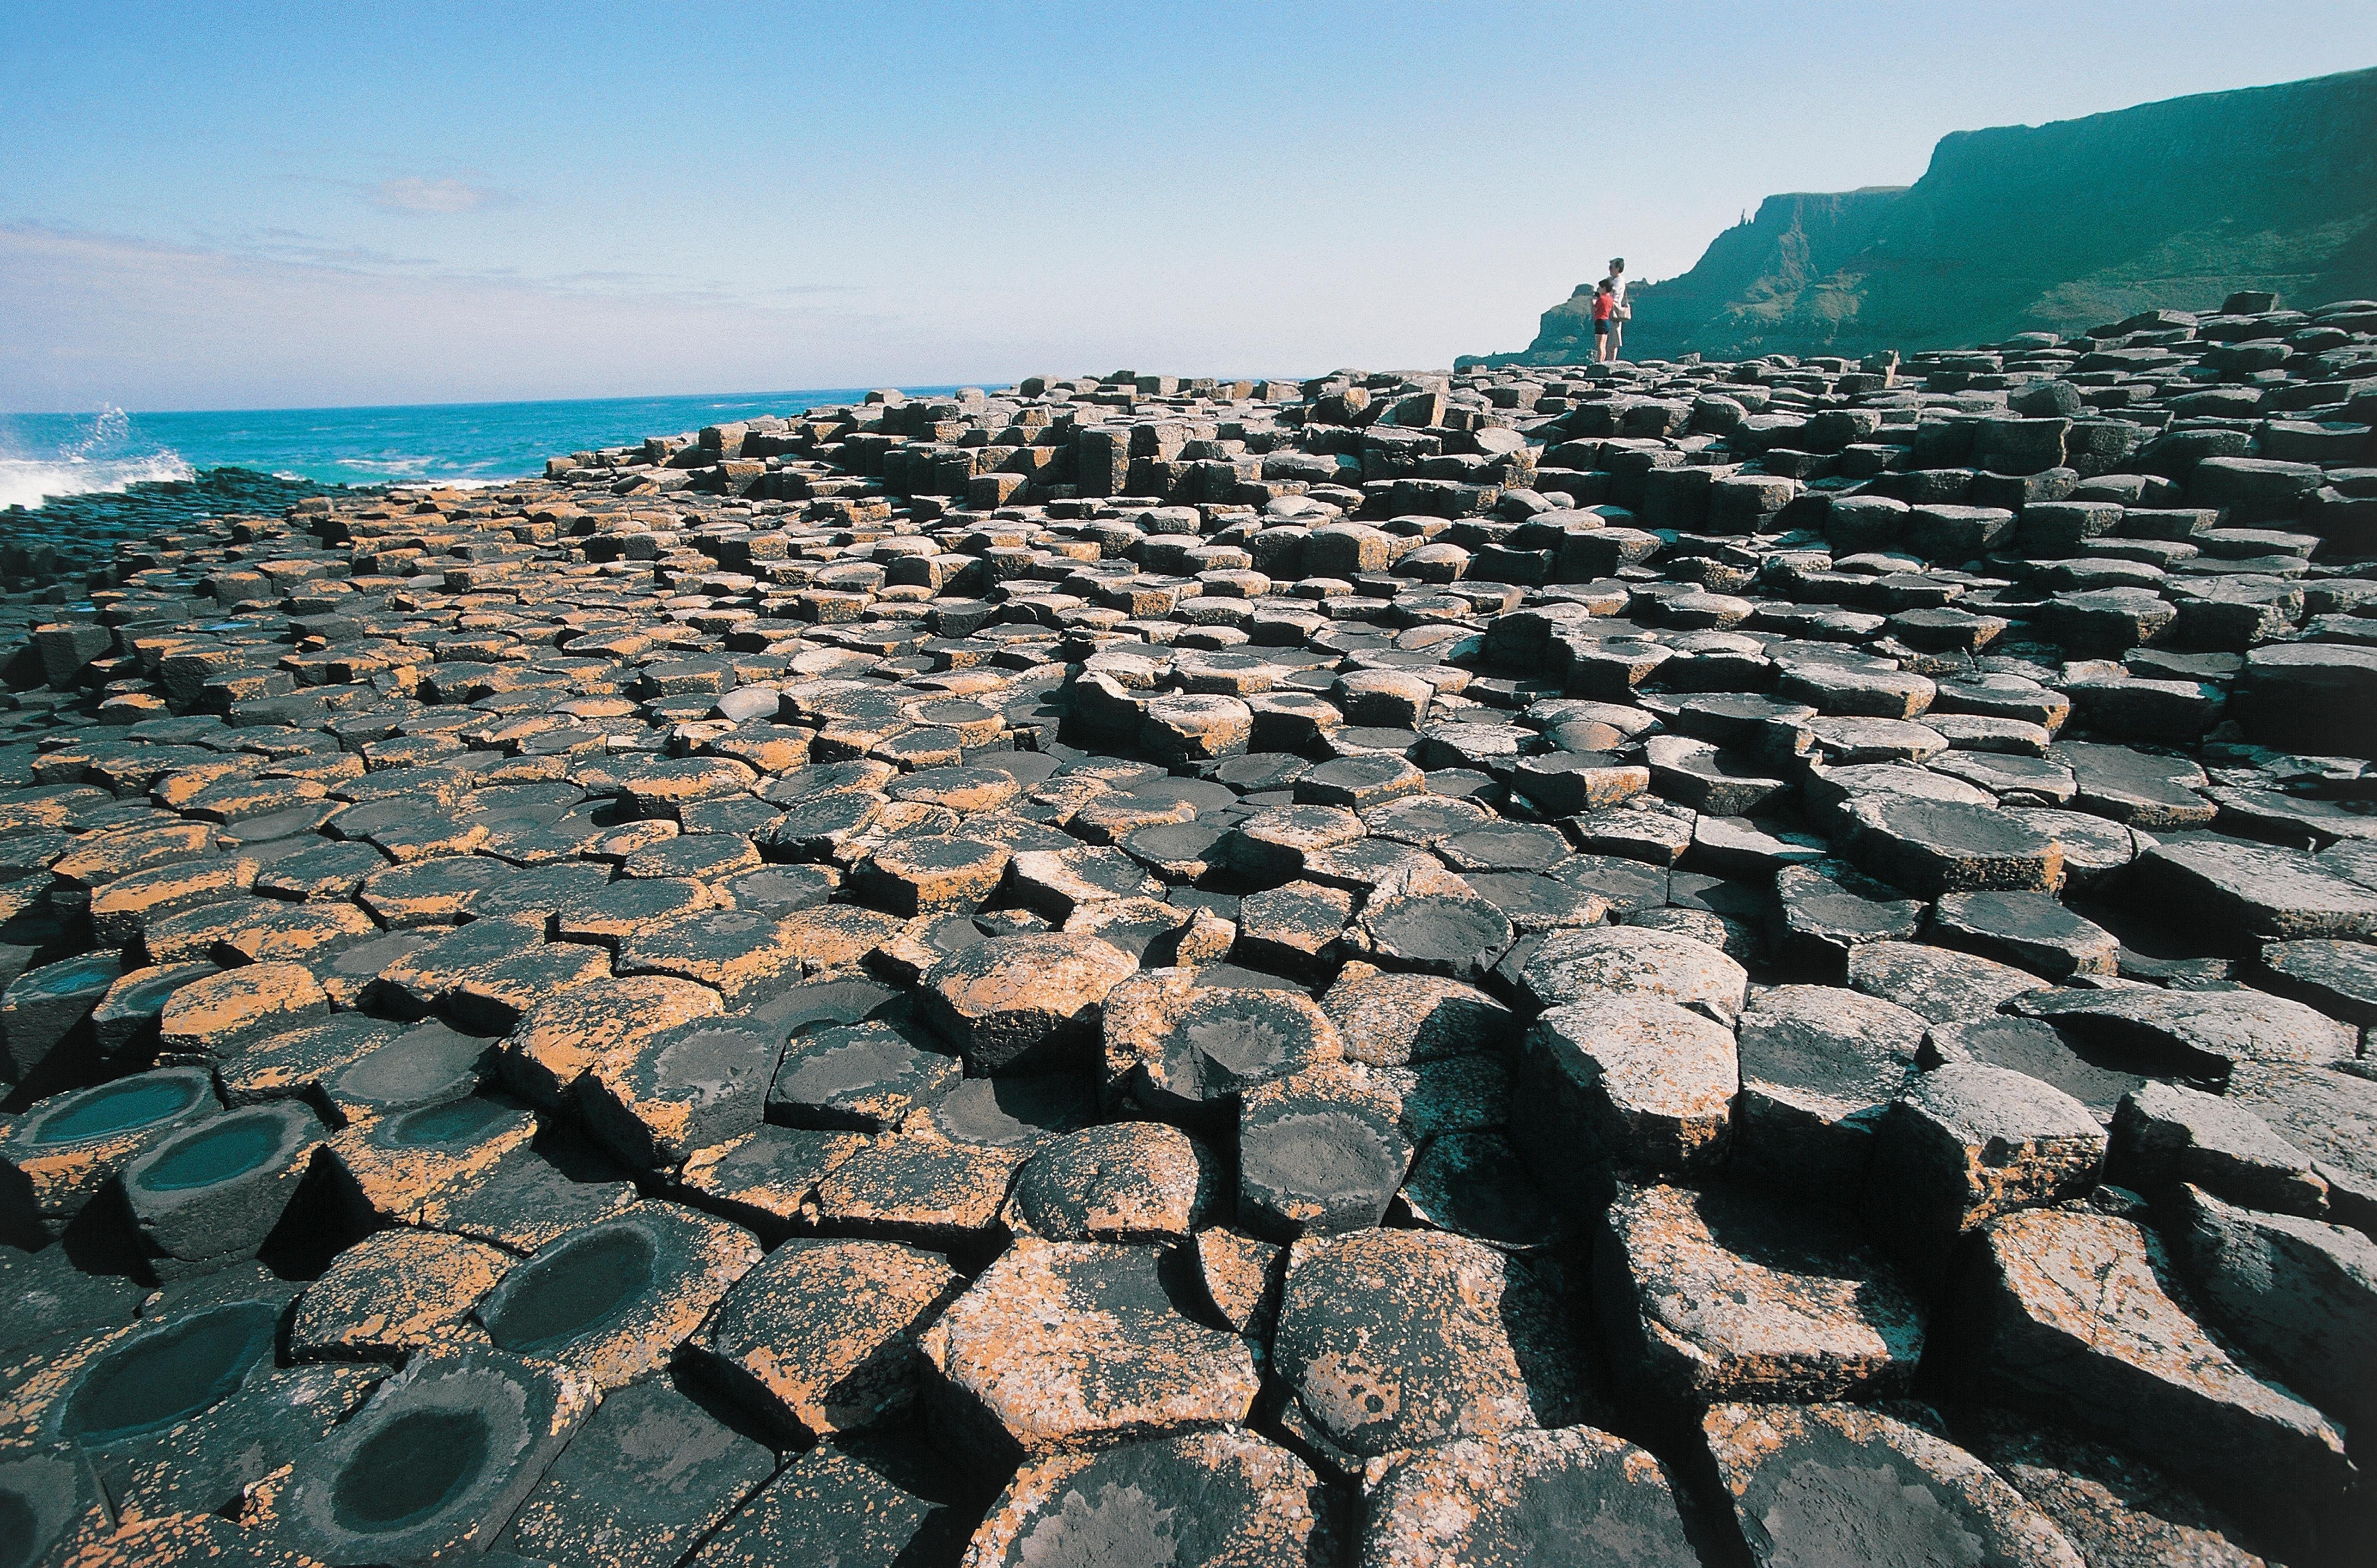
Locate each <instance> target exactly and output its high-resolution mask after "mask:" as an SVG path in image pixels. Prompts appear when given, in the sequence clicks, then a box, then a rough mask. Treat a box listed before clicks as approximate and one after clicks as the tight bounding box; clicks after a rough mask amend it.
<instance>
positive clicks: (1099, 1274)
mask: <svg viewBox="0 0 2377 1568" xmlns="http://www.w3.org/2000/svg"><path fill="white" fill-rule="evenodd" d="M1019 1323H1030V1324H1031V1329H1030V1332H1026V1333H1018V1332H1017V1325H1018V1324H1019ZM921 1345H922V1347H923V1350H924V1353H925V1357H926V1360H927V1361H928V1362H930V1363H931V1368H932V1375H931V1379H930V1381H929V1382H928V1385H927V1388H926V1399H927V1402H928V1413H929V1415H930V1417H931V1418H932V1419H933V1421H934V1422H935V1423H936V1429H937V1430H938V1431H939V1432H940V1433H942V1434H944V1436H943V1445H944V1446H945V1447H946V1448H948V1449H949V1450H950V1452H951V1454H952V1455H953V1456H955V1457H957V1458H959V1459H960V1460H961V1461H962V1462H963V1463H966V1464H969V1465H973V1466H977V1467H979V1468H980V1469H982V1470H983V1471H984V1472H985V1473H995V1472H996V1470H997V1468H1000V1467H1003V1466H1004V1465H1006V1464H1008V1463H1014V1462H1020V1461H1021V1459H1023V1458H1025V1457H1027V1456H1030V1455H1033V1454H1050V1453H1063V1452H1077V1451H1080V1450H1081V1449H1085V1448H1091V1447H1095V1446H1100V1445H1103V1444H1105V1443H1107V1442H1114V1441H1117V1439H1121V1438H1126V1437H1133V1436H1141V1435H1153V1434H1159V1433H1163V1434H1169V1433H1174V1432H1182V1431H1189V1430H1197V1429H1199V1428H1203V1427H1218V1426H1224V1425H1230V1424H1236V1423H1242V1422H1244V1421H1245V1419H1246V1418H1247V1416H1248V1412H1249V1411H1250V1410H1251V1409H1252V1408H1253V1406H1254V1399H1255V1391H1256V1386H1257V1380H1256V1375H1255V1365H1254V1360H1253V1358H1252V1357H1251V1356H1250V1355H1249V1354H1248V1349H1247V1347H1246V1346H1245V1344H1244V1343H1243V1342H1242V1341H1240V1340H1239V1339H1237V1338H1236V1336H1235V1335H1228V1334H1224V1333H1222V1332H1221V1331H1220V1330H1218V1329H1210V1328H1207V1327H1205V1326H1203V1325H1202V1324H1200V1323H1197V1322H1195V1321H1194V1320H1192V1319H1190V1318H1189V1317H1187V1316H1185V1315H1183V1314H1182V1312H1181V1311H1180V1310H1179V1308H1178V1307H1177V1306H1176V1305H1175V1304H1174V1302H1173V1300H1172V1299H1171V1297H1170V1295H1169V1294H1168V1293H1167V1292H1166V1290H1165V1284H1164V1275H1163V1260H1162V1256H1161V1254H1160V1252H1159V1251H1158V1250H1157V1249H1154V1248H1149V1247H1123V1246H1112V1245H1107V1244H1105V1243H1100V1242H1060V1241H1041V1240H1037V1239H1033V1238H1030V1237H1025V1238H1021V1239H1018V1240H1017V1241H1016V1243H1015V1245H1014V1246H1013V1247H1012V1248H1010V1249H1009V1251H1007V1252H1006V1254H1005V1255H1004V1256H1002V1257H1000V1258H999V1260H998V1261H997V1263H993V1264H991V1265H990V1267H989V1268H987V1269H985V1270H984V1271H983V1273H982V1274H981V1275H980V1276H979V1277H977V1278H976V1279H975V1280H974V1282H973V1285H972V1286H971V1287H969V1288H968V1289H967V1290H966V1292H965V1294H964V1295H963V1296H962V1297H960V1298H959V1299H958V1300H957V1302H956V1303H955V1304H954V1305H952V1306H951V1307H950V1309H949V1310H948V1311H945V1312H943V1313H942V1314H941V1316H940V1318H939V1319H938V1321H937V1322H936V1323H933V1325H932V1326H931V1327H930V1328H928V1329H926V1331H925V1334H924V1337H923V1339H922V1341H921Z"/></svg>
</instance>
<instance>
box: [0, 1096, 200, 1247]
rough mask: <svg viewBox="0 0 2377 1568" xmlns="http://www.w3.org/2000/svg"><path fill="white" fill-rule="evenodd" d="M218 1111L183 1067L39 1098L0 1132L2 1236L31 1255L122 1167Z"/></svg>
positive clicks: (73, 1218) (0, 1218) (76, 1213)
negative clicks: (28, 1109) (34, 1104)
mask: <svg viewBox="0 0 2377 1568" xmlns="http://www.w3.org/2000/svg"><path fill="white" fill-rule="evenodd" d="M221 1109H222V1105H221V1101H219V1100H217V1099H216V1098H215V1092H214V1083H213V1082H212V1080H211V1078H210V1076H209V1074H208V1073H207V1072H206V1071H203V1070H202V1069H197V1068H186V1067H184V1068H167V1069H163V1070H161V1071H155V1072H142V1073H136V1074H135V1075H133V1076H132V1077H129V1078H119V1079H117V1080H115V1082H113V1083H102V1084H100V1085H98V1086H96V1087H94V1088H90V1089H78V1090H76V1091H74V1092H73V1093H71V1094H65V1095H54V1096H52V1097H51V1098H50V1099H47V1100H44V1101H42V1103H41V1104H40V1105H39V1106H37V1107H34V1108H33V1109H32V1111H30V1113H29V1114H27V1115H25V1116H23V1117H21V1118H18V1119H16V1120H15V1121H14V1122H12V1123H11V1124H10V1125H9V1126H8V1127H7V1128H6V1130H5V1131H0V1238H5V1239H6V1240H7V1241H8V1243H9V1244H10V1245H12V1246H18V1247H24V1248H27V1249H29V1250H30V1249H33V1248H38V1247H39V1246H41V1245H42V1242H43V1241H44V1240H47V1239H55V1238H56V1237H58V1236H60V1235H62V1234H64V1233H65V1231H66V1227H67V1226H69V1225H70V1224H72V1223H73V1222H74V1220H75V1217H76V1216H77V1215H79V1214H81V1213H82V1211H83V1209H84V1207H85V1206H86V1205H88V1204H89V1203H90V1201H91V1200H92V1199H93V1198H95V1197H97V1196H98V1195H99V1193H100V1191H101V1190H102V1188H104V1187H105V1186H106V1185H107V1183H108V1182H109V1180H110V1179H113V1177H114V1176H115V1174H116V1173H117V1172H118V1171H120V1170H122V1169H123V1168H124V1167H125V1166H126V1165H127V1164H129V1163H130V1162H131V1161H132V1160H134V1159H136V1158H137V1157H138V1156H139V1155H141V1154H142V1153H143V1152H144V1151H146V1150H148V1149H149V1148H150V1147H152V1146H153V1145H155V1144H156V1143H158V1142H159V1141H161V1140H162V1139H164V1138H168V1137H171V1136H172V1135H173V1134H174V1133H175V1132H178V1131H183V1130H184V1129H185V1128H188V1127H191V1126H194V1125H196V1124H197V1123H199V1122H203V1121H205V1120H207V1119H209V1118H212V1117H214V1116H216V1115H217V1114H219V1113H220V1112H221Z"/></svg>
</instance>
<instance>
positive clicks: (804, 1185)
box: [676, 1125, 867, 1246]
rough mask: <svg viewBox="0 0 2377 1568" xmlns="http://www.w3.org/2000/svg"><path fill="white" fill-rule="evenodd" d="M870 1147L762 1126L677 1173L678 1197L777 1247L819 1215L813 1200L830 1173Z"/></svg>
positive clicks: (847, 1138)
mask: <svg viewBox="0 0 2377 1568" xmlns="http://www.w3.org/2000/svg"><path fill="white" fill-rule="evenodd" d="M866 1146H867V1141H866V1139H865V1138H862V1137H860V1136H859V1135H858V1134H856V1133H854V1132H812V1131H805V1130H802V1129H799V1128H792V1127H774V1126H768V1125H762V1126H760V1127H758V1128H755V1129H753V1130H752V1131H749V1132H747V1133H745V1134H744V1135H743V1136H742V1137H740V1138H735V1139H730V1140H729V1141H727V1142H726V1143H719V1144H715V1145H713V1146H711V1147H709V1148H705V1149H699V1150H697V1151H695V1152H694V1153H693V1154H692V1155H689V1156H688V1157H687V1160H686V1162H685V1166H684V1168H683V1169H682V1170H680V1171H679V1172H678V1173H677V1188H676V1191H677V1195H678V1196H679V1197H681V1198H682V1199H684V1201H686V1202H687V1203H692V1204H693V1205H694V1206H696V1207H697V1208H700V1209H703V1210H706V1211H707V1212H709V1213H711V1214H714V1215H718V1216H719V1217H720V1218H722V1219H727V1220H732V1221H734V1222H735V1224H737V1225H739V1226H741V1227H743V1228H744V1229H746V1230H748V1231H750V1232H752V1233H753V1234H754V1235H756V1236H758V1238H759V1239H761V1240H763V1241H765V1242H766V1243H767V1244H769V1245H770V1246H774V1245H776V1244H777V1243H779V1242H781V1241H782V1240H783V1239H784V1238H785V1237H786V1236H787V1235H789V1234H790V1233H791V1231H792V1228H793V1227H794V1225H796V1224H799V1223H802V1222H803V1221H804V1220H805V1219H806V1217H808V1216H811V1215H814V1213H815V1205H814V1203H812V1199H813V1198H814V1197H815V1195H816V1192H817V1186H818V1182H820V1181H822V1180H824V1179H825V1177H826V1175H827V1173H828V1172H830V1171H831V1170H832V1169H833V1167H835V1166H837V1165H839V1164H841V1163H842V1161H843V1160H846V1159H848V1158H849V1157H850V1156H851V1155H854V1154H856V1153H858V1152H859V1151H860V1150H861V1149H864V1148H866Z"/></svg>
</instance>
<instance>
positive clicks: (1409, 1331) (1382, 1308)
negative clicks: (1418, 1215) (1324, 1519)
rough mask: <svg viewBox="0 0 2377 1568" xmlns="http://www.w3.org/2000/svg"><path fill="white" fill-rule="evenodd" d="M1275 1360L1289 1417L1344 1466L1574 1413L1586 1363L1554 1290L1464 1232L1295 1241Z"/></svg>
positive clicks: (1559, 1420)
mask: <svg viewBox="0 0 2377 1568" xmlns="http://www.w3.org/2000/svg"><path fill="white" fill-rule="evenodd" d="M1272 1368H1273V1370H1274V1371H1276V1372H1277V1373H1278V1375H1279V1377H1280V1378H1281V1380H1282V1381H1283V1382H1284V1384H1285V1385H1286V1388H1287V1390H1288V1393H1289V1394H1290V1396H1291V1403H1290V1404H1289V1406H1287V1408H1286V1409H1285V1410H1284V1411H1283V1412H1282V1419H1283V1422H1284V1424H1286V1425H1287V1426H1288V1428H1289V1430H1292V1431H1302V1432H1306V1433H1308V1434H1310V1435H1311V1436H1312V1437H1313V1438H1316V1439H1318V1440H1319V1441H1320V1442H1321V1443H1322V1444H1325V1445H1326V1447H1327V1448H1328V1449H1329V1450H1330V1451H1332V1452H1333V1453H1335V1454H1342V1455H1344V1458H1345V1460H1346V1461H1347V1467H1348V1468H1353V1467H1358V1466H1359V1465H1360V1463H1361V1461H1362V1460H1364V1459H1367V1458H1370V1457H1374V1456H1376V1455H1380V1454H1395V1453H1399V1452H1402V1451H1404V1450H1409V1449H1415V1448H1419V1447H1422V1446H1425V1445H1427V1444H1429V1443H1433V1442H1443V1441H1445V1440H1447V1439H1450V1438H1457V1437H1490V1436H1494V1435H1496V1434H1499V1433H1502V1432H1508V1431H1513V1430H1520V1429H1523V1428H1530V1427H1543V1426H1559V1425H1562V1424H1564V1423H1566V1422H1567V1421H1568V1420H1570V1419H1571V1418H1573V1417H1574V1415H1575V1413H1576V1402H1577V1399H1578V1396H1579V1389H1580V1383H1579V1381H1578V1377H1579V1372H1578V1369H1577V1367H1576V1366H1575V1364H1574V1361H1573V1359H1572V1355H1571V1351H1570V1349H1569V1344H1568V1335H1567V1334H1566V1332H1565V1329H1564V1326H1563V1325H1562V1323H1561V1322H1560V1318H1559V1311H1558V1308H1557V1306H1556V1304H1555V1302H1554V1300H1553V1299H1552V1296H1551V1293H1550V1291H1549V1289H1548V1288H1547V1286H1546V1285H1545V1283H1544V1281H1543V1280H1542V1279H1540V1278H1539V1277H1538V1276H1537V1275H1535V1272H1534V1271H1533V1270H1532V1269H1531V1268H1530V1267H1529V1266H1528V1265H1527V1264H1525V1263H1521V1262H1519V1261H1517V1260H1514V1259H1510V1258H1506V1257H1505V1256H1503V1255H1502V1254H1501V1253H1499V1252H1497V1251H1494V1250H1493V1249H1491V1248H1488V1247H1483V1246H1480V1245H1479V1244H1478V1243H1476V1242H1475V1241H1470V1240H1467V1239H1463V1238H1461V1237H1457V1236H1446V1235H1443V1234H1440V1233H1438V1232H1432V1231H1417V1230H1362V1231H1356V1232H1355V1233H1354V1234H1352V1235H1350V1236H1340V1237H1332V1238H1328V1239H1309V1240H1305V1241H1300V1242H1298V1243H1296V1247H1295V1249H1294V1250H1293V1251H1292V1252H1291V1254H1290V1259H1289V1263H1288V1273H1287V1284H1286V1287H1285V1292H1284V1297H1283V1299H1282V1301H1281V1305H1280V1314H1279V1330H1278V1333H1277V1335H1276V1336H1275V1337H1274V1338H1273V1340H1272Z"/></svg>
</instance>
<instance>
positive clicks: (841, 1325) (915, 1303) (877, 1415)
mask: <svg viewBox="0 0 2377 1568" xmlns="http://www.w3.org/2000/svg"><path fill="white" fill-rule="evenodd" d="M965 1287H966V1281H965V1278H964V1276H963V1275H960V1274H958V1273H957V1272H956V1271H955V1270H953V1269H951V1268H950V1265H949V1263H948V1260H946V1259H944V1258H942V1257H941V1256H940V1255H939V1254H938V1253H935V1252H927V1251H922V1250H921V1249H918V1248H914V1247H904V1246H901V1245H899V1244H898V1243H896V1242H890V1241H838V1240H815V1239H805V1238H800V1239H793V1240H789V1241H786V1242H785V1243H783V1245H782V1246H780V1247H778V1248H777V1249H776V1250H775V1251H773V1252H771V1253H770V1254H769V1255H768V1257H767V1259H766V1260H765V1261H764V1262H762V1263H760V1264H759V1265H758V1267H756V1268H754V1269H753V1270H752V1271H751V1272H750V1273H749V1274H747V1275H744V1276H743V1278H742V1279H741V1280H740V1281H738V1282H737V1283H736V1284H735V1288H734V1289H732V1290H730V1291H728V1292H727V1293H726V1295H725V1297H724V1299H722V1300H721V1301H720V1302H719V1304H718V1306H717V1309H716V1310H715V1311H712V1312H711V1315H710V1321H709V1322H708V1323H705V1324H703V1325H702V1329H701V1332H700V1333H699V1335H696V1336H695V1337H694V1339H693V1340H692V1341H691V1342H690V1343H689V1344H688V1345H687V1355H688V1356H689V1357H690V1358H692V1359H694V1360H695V1361H696V1362H697V1363H698V1364H699V1365H700V1366H701V1367H702V1368H703V1369H704V1370H705V1371H708V1372H709V1373H711V1375H712V1376H713V1377H715V1378H716V1379H717V1380H718V1381H719V1382H720V1383H721V1384H722V1386H723V1387H725V1388H727V1389H728V1390H729V1391H730V1392H731V1393H732V1394H733V1395H734V1397H735V1399H736V1400H737V1401H738V1402H739V1403H741V1404H742V1405H743V1406H745V1407H746V1408H747V1410H749V1411H750V1412H751V1413H752V1415H753V1416H754V1417H756V1418H758V1419H759V1420H760V1421H761V1422H762V1423H764V1425H765V1426H766V1428H767V1430H769V1431H770V1433H772V1434H774V1435H775V1436H777V1437H779V1438H781V1439H782V1441H783V1442H785V1443H786V1444H787V1445H800V1444H806V1443H811V1442H817V1441H818V1440H819V1439H820V1438H823V1437H825V1436H827V1435H829V1434H830V1433H834V1432H842V1431H854V1430H860V1429H862V1428H866V1427H872V1426H878V1425H881V1424H883V1423H885V1422H887V1421H892V1420H896V1419H898V1418H901V1417H902V1416H904V1415H905V1414H906V1413H907V1412H908V1410H909V1409H910V1407H911V1406H913V1405H914V1402H915V1398H916V1391H917V1387H918V1383H919V1381H920V1379H921V1376H922V1373H923V1370H924V1365H925V1363H924V1358H923V1356H922V1355H921V1354H920V1353H919V1352H918V1350H917V1347H916V1341H917V1338H918V1336H919V1335H922V1334H923V1333H924V1331H925V1329H926V1326H928V1325H929V1324H930V1323H932V1321H933V1319H934V1318H936V1317H938V1315H939V1314H940V1312H941V1311H942V1310H943V1309H944V1308H946V1307H947V1306H948V1305H949V1304H950V1302H951V1301H954V1300H955V1299H957V1298H958V1295H959V1293H960V1292H962V1290H964V1289H965Z"/></svg>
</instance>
